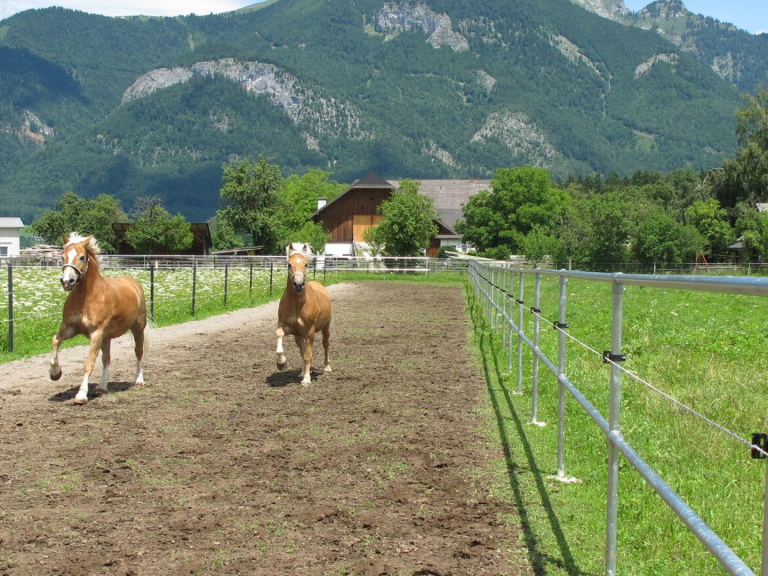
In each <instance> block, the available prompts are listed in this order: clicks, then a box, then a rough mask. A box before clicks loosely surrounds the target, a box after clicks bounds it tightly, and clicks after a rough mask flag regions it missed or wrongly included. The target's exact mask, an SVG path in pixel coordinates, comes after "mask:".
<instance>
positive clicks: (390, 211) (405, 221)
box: [377, 179, 438, 256]
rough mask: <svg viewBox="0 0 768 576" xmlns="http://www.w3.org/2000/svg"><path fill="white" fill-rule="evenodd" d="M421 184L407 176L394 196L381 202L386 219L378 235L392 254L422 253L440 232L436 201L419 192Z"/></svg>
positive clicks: (410, 254)
mask: <svg viewBox="0 0 768 576" xmlns="http://www.w3.org/2000/svg"><path fill="white" fill-rule="evenodd" d="M420 186H421V183H420V182H419V181H418V180H409V179H404V180H403V181H401V182H400V187H399V188H398V189H397V190H395V191H394V192H393V193H392V197H391V198H390V199H389V200H385V201H384V202H382V203H381V204H380V205H379V208H378V211H379V213H380V214H382V215H383V216H384V219H383V220H382V221H381V223H380V224H379V231H378V232H377V234H381V239H383V241H384V243H385V245H386V248H385V252H386V254H388V255H390V256H418V255H419V253H420V251H421V250H426V249H427V248H428V247H429V242H430V240H432V238H434V237H435V236H436V235H437V232H438V229H437V226H436V225H435V223H434V221H435V219H436V218H437V215H436V214H435V205H434V202H433V200H432V199H431V198H429V197H428V196H425V195H424V194H421V193H420V192H419V187H420Z"/></svg>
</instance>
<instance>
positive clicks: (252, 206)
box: [219, 156, 283, 254]
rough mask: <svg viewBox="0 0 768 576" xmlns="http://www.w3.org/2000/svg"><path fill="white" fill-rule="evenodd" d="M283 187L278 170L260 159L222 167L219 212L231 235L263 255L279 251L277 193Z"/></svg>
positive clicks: (278, 168) (281, 177) (279, 232)
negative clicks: (240, 235) (250, 245)
mask: <svg viewBox="0 0 768 576" xmlns="http://www.w3.org/2000/svg"><path fill="white" fill-rule="evenodd" d="M282 185H283V176H282V174H281V173H280V167H279V166H277V165H276V164H269V163H268V162H267V160H266V158H264V157H263V156H262V157H261V158H259V161H258V162H251V161H250V160H248V159H244V160H240V161H239V162H235V163H229V164H225V165H224V175H223V177H222V188H221V200H222V204H223V207H222V208H221V210H220V211H219V214H220V215H222V216H223V217H224V218H225V219H226V220H227V222H229V223H230V224H231V225H232V227H233V228H234V230H235V232H237V233H238V234H242V235H244V236H245V237H246V240H247V241H249V242H251V243H252V244H253V245H255V246H263V247H264V248H263V250H264V252H265V253H267V254H277V253H279V252H280V251H281V250H282V247H280V243H281V232H283V231H282V230H281V229H280V217H279V214H280V211H281V208H282V207H283V204H282V202H281V199H280V196H279V191H280V188H281V187H282Z"/></svg>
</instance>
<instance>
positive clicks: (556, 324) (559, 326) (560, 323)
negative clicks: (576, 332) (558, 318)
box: [552, 322, 570, 330]
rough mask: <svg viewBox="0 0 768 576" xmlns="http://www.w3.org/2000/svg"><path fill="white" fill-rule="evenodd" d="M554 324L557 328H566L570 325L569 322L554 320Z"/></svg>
mask: <svg viewBox="0 0 768 576" xmlns="http://www.w3.org/2000/svg"><path fill="white" fill-rule="evenodd" d="M552 326H553V327H554V328H555V330H565V329H566V328H568V326H570V324H568V323H567V322H552Z"/></svg>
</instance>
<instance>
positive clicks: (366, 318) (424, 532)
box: [0, 282, 532, 576]
mask: <svg viewBox="0 0 768 576" xmlns="http://www.w3.org/2000/svg"><path fill="white" fill-rule="evenodd" d="M330 292H331V298H332V301H333V306H334V317H333V324H332V341H331V366H332V367H333V370H334V371H333V373H332V374H323V373H322V371H321V370H322V347H321V346H317V347H316V354H315V362H314V363H313V364H314V368H315V370H314V371H313V383H312V385H311V386H310V387H302V386H301V385H300V384H299V377H298V369H299V356H298V351H297V349H296V346H295V344H294V343H293V341H292V339H291V340H290V341H288V340H287V339H286V345H287V346H286V351H287V355H288V362H289V364H288V369H287V370H286V371H284V372H277V371H276V368H275V354H274V350H275V344H276V339H275V336H274V330H275V325H276V318H277V304H276V303H272V304H269V305H266V306H262V307H259V308H254V309H250V310H243V311H238V312H233V313H230V314H226V315H223V316H219V317H215V318H211V319H208V320H203V321H196V322H190V323H187V324H183V325H178V326H172V327H169V328H164V329H158V330H155V332H154V342H153V344H152V349H151V351H150V355H149V356H148V359H147V363H146V367H145V376H146V379H147V385H146V386H144V387H141V388H138V387H133V386H132V384H131V383H130V379H131V378H132V376H133V368H134V362H133V357H132V351H131V349H130V345H131V341H130V339H129V338H126V337H124V338H123V339H121V340H120V341H118V342H116V345H115V346H114V347H113V368H112V382H111V383H110V385H109V388H110V393H109V394H107V395H105V396H101V397H98V398H94V397H93V396H90V401H89V402H88V404H87V405H85V406H75V405H74V404H73V403H72V398H74V395H75V393H76V391H77V386H78V385H79V383H80V379H81V368H82V363H83V361H84V359H85V349H84V348H83V347H77V348H73V349H68V350H64V351H63V352H62V354H61V363H62V368H63V369H64V376H63V378H62V379H61V380H60V381H58V382H51V381H50V380H49V379H48V376H47V371H46V361H47V359H48V357H47V356H46V357H36V358H32V359H27V360H24V361H20V362H14V363H12V364H6V365H0V450H2V460H1V461H2V465H1V467H0V574H11V575H18V576H45V575H83V576H85V575H88V576H91V575H100V574H106V575H135V576H144V575H147V576H149V575H160V574H173V575H176V574H178V575H192V574H200V575H205V574H255V575H262V574H263V575H272V574H274V575H283V574H285V575H294V574H295V575H305V574H306V575H318V576H321V575H329V576H330V575H337V576H341V575H358V576H379V575H399V574H403V575H406V574H407V575H427V574H433V575H444V576H447V575H474V574H495V575H500V574H528V573H532V570H531V568H530V567H529V566H525V565H518V564H519V562H520V560H519V559H520V558H521V554H519V553H517V552H516V550H518V549H519V544H518V543H517V542H518V532H519V529H520V528H519V522H518V521H517V519H516V517H515V511H514V509H513V506H512V504H511V503H510V502H507V501H501V500H498V499H496V498H494V497H493V496H492V492H491V491H490V490H489V485H488V484H489V479H488V474H487V473H485V472H484V471H487V462H488V459H489V458H497V457H499V456H500V451H501V449H500V448H499V447H498V446H497V445H494V443H493V442H489V441H488V438H487V437H486V435H485V433H484V432H483V424H482V417H481V416H480V414H479V412H478V406H479V405H481V404H483V403H484V402H486V400H485V399H484V398H485V396H486V395H487V392H486V388H485V383H484V380H483V379H482V374H481V370H480V368H479V366H478V364H477V362H476V361H475V360H474V359H473V356H472V351H471V349H470V347H469V344H468V341H469V336H468V333H469V325H468V320H467V317H466V313H465V309H464V308H465V304H464V298H463V292H462V288H461V287H458V286H422V285H413V284H410V285H409V284H405V283H396V282H380V283H359V284H357V283H353V284H339V285H334V286H331V289H330ZM318 347H319V350H317V348H318ZM99 363H100V361H99ZM99 373H100V366H99V367H98V368H97V370H95V371H94V374H93V375H92V377H91V381H92V382H93V384H91V390H92V391H93V388H94V386H95V383H96V382H97V381H98V375H99ZM523 556H524V555H523ZM516 559H517V560H516Z"/></svg>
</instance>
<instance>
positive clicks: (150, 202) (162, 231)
mask: <svg viewBox="0 0 768 576" xmlns="http://www.w3.org/2000/svg"><path fill="white" fill-rule="evenodd" d="M134 206H135V208H134V214H133V216H134V220H133V222H132V223H131V227H130V228H128V230H126V232H125V240H126V242H128V244H130V245H131V246H133V247H134V249H135V250H136V252H137V253H138V254H178V253H179V252H183V251H184V250H187V249H189V248H190V247H191V246H192V242H193V241H194V236H193V234H192V231H191V230H190V228H189V223H188V222H187V221H186V219H185V218H184V216H182V215H181V214H176V215H175V216H172V215H171V214H170V213H169V212H168V210H166V209H165V208H163V205H162V200H161V199H160V198H159V197H158V196H142V197H140V198H137V199H136V203H135V205H134Z"/></svg>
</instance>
